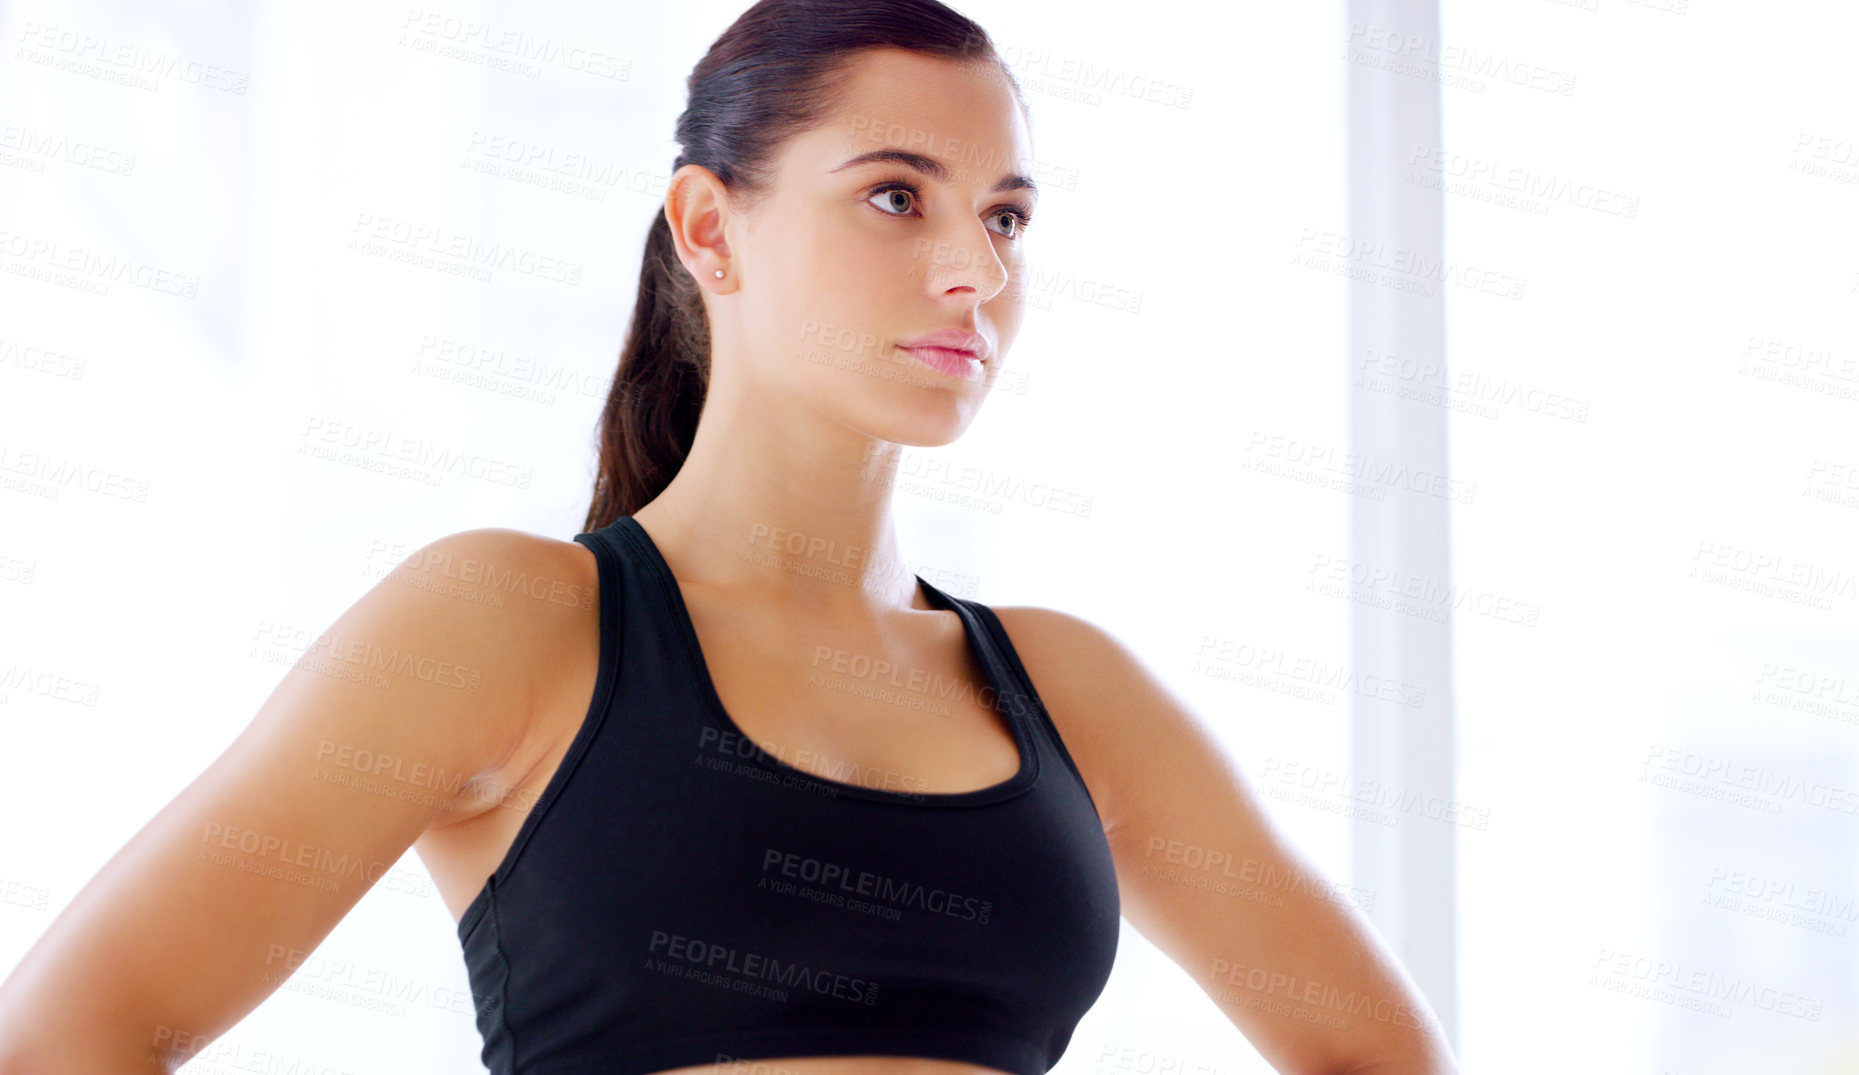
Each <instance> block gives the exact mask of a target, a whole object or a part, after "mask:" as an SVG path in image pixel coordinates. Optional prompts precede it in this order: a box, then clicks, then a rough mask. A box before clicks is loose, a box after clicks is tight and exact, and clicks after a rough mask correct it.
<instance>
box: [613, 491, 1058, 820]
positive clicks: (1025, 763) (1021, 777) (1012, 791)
mask: <svg viewBox="0 0 1859 1075" xmlns="http://www.w3.org/2000/svg"><path fill="white" fill-rule="evenodd" d="M613 526H614V529H615V530H617V531H619V532H620V533H623V534H625V535H627V536H628V538H629V539H631V540H632V542H633V544H634V545H635V546H636V547H637V548H638V549H639V550H640V551H641V552H642V553H643V554H644V557H645V560H646V562H647V563H648V564H649V565H650V566H651V574H652V576H653V577H654V578H656V579H657V580H658V582H659V587H660V589H661V591H662V596H663V597H664V599H665V604H666V607H668V608H670V609H671V612H672V619H673V620H674V621H676V623H675V626H674V628H673V630H674V633H675V634H677V636H678V638H679V648H680V649H682V650H683V651H684V664H685V667H686V669H687V670H688V671H689V672H690V673H691V676H692V678H693V679H694V680H695V681H696V684H697V688H698V693H699V694H700V695H702V697H703V703H704V707H705V709H706V710H707V711H708V713H709V715H710V717H711V718H712V719H713V720H714V721H715V722H716V723H717V724H718V725H719V726H720V727H721V729H722V730H723V731H724V732H725V733H728V734H733V735H735V736H737V737H739V738H740V739H741V740H742V741H743V742H744V743H746V744H749V745H750V746H752V747H754V751H753V753H752V754H750V755H749V756H748V757H747V758H746V759H744V760H747V761H750V762H751V763H753V764H757V765H760V766H761V767H763V768H765V769H768V770H770V771H773V772H777V773H780V774H782V775H783V776H786V777H792V778H796V779H799V780H802V781H805V782H807V783H809V784H811V785H816V786H818V787H820V788H823V789H825V790H826V791H827V792H829V793H831V794H832V795H834V796H836V797H843V798H856V799H867V800H871V801H874V802H882V803H890V804H892V805H896V806H917V807H929V808H932V809H933V808H937V807H954V806H980V805H984V804H987V803H993V802H998V801H1000V800H1002V799H1007V798H1011V797H1013V796H1015V795H1018V794H1020V793H1022V792H1024V791H1026V790H1027V789H1028V788H1030V787H1032V785H1033V783H1034V781H1035V780H1037V779H1038V776H1039V753H1038V750H1037V749H1036V747H1035V744H1034V740H1033V736H1032V735H1030V734H1029V733H1028V730H1027V727H1026V723H1027V722H1026V718H1025V717H1024V716H1023V715H1022V714H1021V713H1020V712H1018V709H1019V707H1018V706H1015V705H1012V704H1009V703H1008V701H1007V699H1009V698H1013V697H1017V696H1018V695H1019V694H1020V692H1019V690H1018V689H1017V688H1014V689H1011V690H1010V689H1006V688H1004V687H1003V684H1002V680H1003V678H1010V670H1009V669H1008V668H1007V667H1006V664H1005V662H1004V661H1001V660H1000V659H999V657H998V656H997V655H996V654H995V653H993V652H992V651H991V650H990V649H989V648H988V645H987V643H986V642H985V641H984V639H985V637H986V636H985V635H984V634H983V630H984V627H983V625H982V624H980V623H978V622H976V620H975V614H974V612H973V611H971V610H970V609H968V608H966V607H964V606H963V605H962V603H961V602H959V601H957V600H955V599H954V598H951V597H950V596H949V595H947V594H945V593H943V592H942V591H941V590H938V589H937V588H936V587H934V586H932V585H930V584H929V582H927V581H926V580H925V579H924V578H923V576H921V575H914V574H913V577H914V578H915V579H916V580H917V585H918V586H919V587H920V588H921V589H922V592H923V594H924V597H925V599H926V600H928V601H929V603H930V605H931V606H932V607H937V608H941V609H944V610H947V611H951V612H954V613H955V614H956V618H957V619H959V620H961V621H962V634H963V636H964V637H965V638H966V639H967V641H968V646H969V649H970V651H971V652H973V653H974V655H975V659H976V662H977V663H978V664H979V665H980V666H981V670H982V675H984V676H985V677H986V678H987V681H988V687H989V688H990V689H991V690H992V692H993V695H994V699H995V702H996V705H997V707H998V708H997V709H996V712H999V713H1001V714H1002V715H1003V716H1004V717H1005V718H1006V721H1007V724H1008V727H1009V729H1010V730H1011V731H1012V733H1013V740H1014V745H1015V748H1016V749H1017V750H1018V751H1019V752H1020V768H1019V770H1018V771H1017V772H1015V773H1014V774H1013V775H1012V776H1010V777H1008V778H1007V779H1005V780H1003V781H1001V782H999V783H997V784H990V785H988V786H987V787H983V788H972V789H970V790H968V791H940V792H939V791H921V792H917V791H891V790H888V789H885V788H874V787H867V786H865V785H863V784H848V783H846V782H844V781H840V780H832V779H829V778H827V777H823V776H819V775H817V774H814V773H810V772H808V771H807V770H805V769H801V768H799V767H798V766H794V765H789V764H788V763H787V762H784V761H782V760H781V759H780V758H778V757H776V756H775V754H774V753H773V752H771V751H769V750H768V749H767V748H766V747H764V746H762V745H761V744H760V743H758V742H757V741H756V740H754V739H753V738H751V737H750V736H749V735H748V734H747V733H746V732H744V731H743V730H742V728H741V726H739V725H738V724H737V723H736V720H735V718H734V717H732V716H730V715H729V710H728V709H727V708H725V707H724V705H723V698H722V696H721V695H720V694H718V693H717V689H716V680H715V679H714V678H712V676H711V675H710V665H709V662H708V661H706V660H705V658H704V652H703V645H702V643H701V642H699V640H698V638H697V626H696V624H695V623H694V622H693V621H692V619H691V613H690V608H689V607H688V606H687V605H686V604H685V601H684V591H683V590H682V589H681V588H680V587H679V585H678V577H677V576H676V575H674V574H673V573H672V571H671V564H670V563H668V562H667V561H666V560H665V557H664V554H663V553H661V552H660V551H659V548H658V543H657V542H655V541H653V540H652V535H651V534H649V533H647V532H646V529H645V527H643V526H641V525H639V522H638V520H636V519H634V518H633V517H632V516H630V515H622V516H620V517H619V518H618V519H616V520H615V521H614V523H613Z"/></svg>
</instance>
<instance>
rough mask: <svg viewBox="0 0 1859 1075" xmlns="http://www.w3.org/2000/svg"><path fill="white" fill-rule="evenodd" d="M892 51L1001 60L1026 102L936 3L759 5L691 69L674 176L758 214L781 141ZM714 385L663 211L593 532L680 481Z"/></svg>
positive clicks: (649, 240)
mask: <svg viewBox="0 0 1859 1075" xmlns="http://www.w3.org/2000/svg"><path fill="white" fill-rule="evenodd" d="M887 46H888V47H892V48H900V49H906V50H908V51H911V52H918V53H923V54H926V55H930V56H941V57H946V58H948V59H951V60H956V61H958V62H968V63H974V62H986V61H992V62H993V63H995V64H997V65H998V66H999V68H1000V70H1001V73H1002V74H1003V75H1004V76H1005V78H1006V80H1007V82H1008V84H1009V85H1011V86H1013V88H1014V92H1015V96H1016V97H1018V96H1020V87H1019V83H1018V82H1017V81H1016V80H1015V79H1014V77H1013V72H1012V71H1010V70H1009V69H1008V68H1007V65H1006V64H1005V63H1004V62H1002V61H1001V59H1000V56H999V54H998V53H997V52H996V51H995V49H994V43H993V41H992V40H991V39H989V37H988V35H987V33H986V31H984V30H982V28H981V27H980V26H979V25H977V24H976V23H974V22H973V21H971V20H969V19H967V18H965V17H964V16H962V15H960V14H958V13H957V12H955V11H954V10H952V9H950V8H949V7H946V6H945V5H943V4H941V3H938V2H937V0H760V2H759V3H757V4H756V5H755V6H754V7H751V8H750V9H749V10H747V11H745V12H743V14H742V16H741V17H740V18H738V19H737V20H736V21H735V23H734V24H732V25H731V26H730V28H729V29H728V30H725V31H724V32H723V34H722V36H720V37H718V38H717V39H716V41H715V42H713V43H712V44H711V46H710V51H709V52H707V53H705V54H704V57H703V59H701V60H699V61H698V62H697V66H696V67H695V68H693V69H692V70H691V75H690V78H689V79H688V80H687V82H686V86H687V89H688V92H689V102H688V103H687V105H686V107H685V109H684V113H683V114H682V115H680V116H679V117H678V127H677V141H678V144H679V146H681V147H682V152H680V153H679V154H678V156H677V159H676V160H674V161H673V162H672V166H671V168H672V171H673V172H676V171H677V170H678V169H679V168H681V167H683V166H684V165H686V164H697V165H701V166H702V167H704V168H707V169H709V170H710V171H711V172H713V173H715V175H716V177H717V178H718V179H720V180H722V182H723V184H724V186H725V187H727V188H728V189H729V192H730V195H731V197H732V199H733V200H734V201H735V202H736V204H738V205H740V206H743V207H745V208H752V207H753V206H755V205H756V204H757V203H758V201H759V200H760V199H761V198H763V197H765V196H766V195H767V193H768V184H769V179H770V173H771V172H772V169H773V164H774V158H775V155H776V152H777V151H778V150H779V149H780V147H781V144H782V143H783V142H785V141H786V140H787V139H788V138H790V137H792V136H793V135H796V134H799V133H801V132H802V131H805V130H807V129H809V128H811V127H813V126H814V125H816V124H818V123H819V122H821V121H822V120H823V119H824V118H825V117H826V116H827V115H829V114H830V113H831V112H832V110H833V109H834V108H835V107H837V105H838V103H839V97H838V92H839V90H840V88H841V86H842V84H843V82H844V80H845V77H846V75H847V74H848V72H847V70H846V68H847V66H848V62H849V61H850V60H852V59H853V58H854V56H855V54H856V53H858V52H859V51H861V50H864V49H871V48H882V47H887ZM1024 107H1025V106H1024V103H1022V108H1023V109H1024ZM709 382H710V325H709V321H708V318H707V315H706V314H705V312H704V308H703V300H702V297H701V293H700V290H699V288H698V286H697V281H696V280H694V279H692V277H691V274H690V273H689V272H688V271H687V270H686V269H685V267H684V263H683V262H681V261H679V260H678V251H677V247H676V246H675V245H674V244H673V243H672V239H671V226H670V225H669V224H668V223H667V222H666V220H665V209H664V206H662V205H661V206H660V207H659V210H658V213H657V215H656V216H654V217H653V219H652V226H651V230H650V231H648V232H647V233H646V240H645V259H644V262H643V263H642V264H641V266H640V269H639V294H638V297H637V298H636V299H635V300H634V306H633V318H632V324H631V327H630V328H629V329H628V331H627V334H626V343H625V346H624V347H623V348H622V349H621V351H620V364H619V369H618V370H617V371H616V372H615V373H614V377H613V387H612V389H611V391H610V392H609V393H608V395H607V404H606V406H605V407H604V408H603V409H602V411H601V415H600V433H599V442H600V462H599V467H598V470H597V471H596V473H595V476H594V499H593V503H592V505H591V506H590V507H589V508H588V512H587V519H586V522H585V524H584V526H585V529H586V530H598V529H600V528H601V527H603V526H607V525H608V524H610V523H612V522H613V521H614V520H616V519H618V518H619V517H620V516H622V515H631V514H632V513H633V512H634V511H636V510H638V509H639V508H641V507H644V506H645V505H646V504H647V503H650V502H651V501H652V499H653V498H654V497H656V496H658V494H659V493H660V492H662V491H663V490H664V488H665V487H666V486H667V485H669V484H671V479H672V478H673V477H674V476H676V475H677V472H678V468H679V467H680V466H682V465H683V463H684V460H685V457H686V456H687V455H689V454H690V450H691V442H692V440H693V439H694V438H695V437H696V435H697V419H698V416H699V415H700V414H701V413H702V411H703V404H704V394H705V390H706V389H707V388H708V387H709Z"/></svg>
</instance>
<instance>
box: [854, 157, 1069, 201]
mask: <svg viewBox="0 0 1859 1075" xmlns="http://www.w3.org/2000/svg"><path fill="white" fill-rule="evenodd" d="M873 161H890V162H892V163H894V164H902V165H905V166H906V167H910V168H915V169H916V170H917V171H919V172H922V173H923V174H925V175H927V176H929V177H930V178H931V179H934V180H936V181H938V182H947V181H948V179H949V168H948V166H947V165H945V164H943V163H942V162H941V161H939V160H937V159H936V158H934V157H925V156H924V155H923V154H921V153H910V152H907V151H905V150H901V149H874V150H872V151H871V152H870V153H860V154H859V155H858V156H856V157H853V158H852V159H851V160H849V161H847V162H845V163H844V164H841V165H840V166H839V167H837V168H834V169H833V171H835V172H842V171H845V170H846V169H847V168H850V167H852V166H853V165H855V164H869V163H872V162H873ZM991 189H993V190H997V191H998V190H1030V191H1032V192H1033V193H1034V194H1035V195H1037V194H1038V193H1039V187H1038V185H1037V184H1035V183H1034V182H1033V181H1032V180H1031V179H1028V178H1027V177H1026V176H1023V175H1006V176H1002V177H1001V178H1000V179H998V180H996V181H995V183H994V186H993V187H992V188H991Z"/></svg>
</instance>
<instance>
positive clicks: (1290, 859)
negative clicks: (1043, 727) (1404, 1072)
mask: <svg viewBox="0 0 1859 1075" xmlns="http://www.w3.org/2000/svg"><path fill="white" fill-rule="evenodd" d="M1013 616H1014V620H1015V622H1016V623H1018V624H1021V625H1022V626H1021V629H1020V630H1021V634H1023V635H1025V636H1026V637H1027V639H1028V641H1029V642H1031V643H1033V644H1032V645H1030V646H1029V645H1022V646H1021V649H1022V651H1023V660H1024V663H1026V664H1027V665H1028V673H1029V674H1033V673H1034V672H1035V668H1034V665H1035V662H1037V663H1038V664H1039V665H1040V666H1042V667H1043V668H1044V669H1045V674H1044V675H1043V676H1041V677H1040V678H1041V683H1040V686H1039V688H1038V689H1039V692H1040V696H1041V698H1042V699H1043V700H1044V701H1045V702H1046V704H1047V707H1048V708H1049V709H1050V710H1051V711H1052V712H1053V713H1054V714H1055V715H1058V716H1059V717H1060V719H1062V720H1063V721H1064V722H1065V735H1066V738H1067V741H1068V742H1074V741H1075V742H1076V743H1077V744H1078V746H1077V748H1076V749H1074V751H1073V753H1074V757H1075V758H1078V757H1080V756H1081V755H1082V757H1084V758H1088V759H1089V762H1088V769H1087V776H1088V777H1089V778H1090V779H1091V780H1092V781H1093V783H1092V785H1091V790H1092V794H1093V797H1094V798H1095V799H1097V801H1098V803H1099V813H1100V815H1101V816H1102V817H1103V820H1104V825H1105V836H1106V839H1107V840H1108V842H1109V845H1110V849H1111V853H1112V856H1113V858H1114V860H1115V863H1116V872H1117V886H1118V893H1119V899H1120V901H1121V903H1122V907H1123V915H1124V917H1125V918H1127V919H1129V921H1130V924H1131V925H1133V926H1135V927H1136V928H1137V930H1138V931H1140V932H1141V933H1142V934H1143V936H1144V937H1146V938H1148V939H1149V940H1150V941H1151V942H1152V943H1154V944H1155V945H1156V947H1157V948H1159V949H1161V950H1162V951H1163V952H1164V953H1166V954H1167V955H1168V956H1169V958H1170V959H1171V960H1173V961H1174V962H1175V963H1176V964H1177V965H1179V966H1180V967H1181V968H1182V969H1183V970H1185V971H1187V972H1188V973H1189V974H1190V975H1191V976H1192V977H1193V978H1194V981H1195V983H1196V984H1197V985H1199V986H1200V987H1201V989H1202V990H1203V991H1205V992H1206V993H1207V994H1208V996H1209V997H1210V998H1211V999H1213V1001H1214V1002H1215V1004H1217V1005H1218V1006H1219V1007H1220V1009H1221V1011H1222V1012H1224V1013H1225V1014H1226V1015H1227V1017H1228V1018H1229V1019H1231V1020H1232V1022H1233V1023H1234V1025H1235V1026H1237V1027H1239V1028H1240V1030H1241V1031H1242V1032H1243V1033H1244V1034H1245V1035H1246V1038H1247V1040H1249V1041H1250V1042H1251V1043H1252V1044H1253V1046H1254V1047H1255V1048H1256V1049H1257V1050H1258V1051H1259V1053H1260V1055H1261V1056H1263V1057H1264V1058H1265V1059H1266V1060H1267V1061H1268V1062H1270V1063H1271V1064H1272V1065H1273V1066H1274V1067H1275V1068H1277V1069H1278V1070H1280V1071H1284V1072H1313V1073H1315V1072H1341V1071H1345V1070H1352V1067H1351V1066H1352V1065H1366V1064H1368V1063H1369V1062H1371V1061H1374V1060H1392V1059H1396V1058H1413V1059H1420V1058H1426V1059H1430V1060H1432V1061H1433V1063H1434V1064H1435V1065H1442V1064H1444V1065H1449V1064H1450V1060H1449V1056H1450V1054H1449V1053H1448V1052H1447V1047H1446V1043H1445V1039H1444V1037H1443V1036H1442V1035H1440V1033H1439V1031H1438V1029H1437V1027H1438V1023H1437V1020H1436V1019H1435V1017H1434V1016H1433V1013H1432V1012H1431V1010H1430V1009H1428V1008H1427V1007H1426V1005H1425V1001H1424V999H1423V998H1422V997H1421V996H1420V994H1419V992H1418V990H1416V989H1415V987H1414V986H1413V984H1412V982H1411V981H1410V980H1409V979H1408V978H1407V976H1406V975H1405V973H1404V971H1403V970H1402V969H1401V967H1400V966H1399V964H1398V963H1397V962H1396V961H1395V959H1394V957H1393V955H1392V954H1391V953H1390V952H1389V951H1388V949H1387V948H1386V946H1385V945H1384V944H1383V943H1382V941H1381V939H1380V938H1379V936H1378V935H1377V934H1376V933H1375V931H1374V928H1373V927H1372V926H1371V925H1370V923H1369V922H1368V920H1367V919H1366V918H1365V917H1364V916H1363V915H1362V914H1361V913H1360V912H1359V911H1357V910H1356V909H1355V908H1354V907H1353V906H1352V905H1350V904H1349V903H1348V902H1347V901H1346V898H1345V897H1344V896H1342V895H1341V894H1339V893H1338V891H1337V890H1336V888H1335V886H1334V885H1332V884H1331V883H1330V882H1329V881H1328V880H1327V879H1326V878H1325V877H1324V876H1323V875H1322V873H1321V872H1320V871H1319V870H1318V869H1317V868H1316V867H1315V866H1313V865H1312V864H1311V863H1310V862H1309V861H1308V860H1307V859H1306V858H1305V857H1304V856H1303V855H1302V854H1301V853H1300V852H1299V851H1298V849H1297V848H1296V847H1295V846H1294V845H1292V844H1291V843H1290V842H1289V841H1288V840H1287V839H1286V838H1285V836H1284V835H1283V834H1282V833H1281V832H1280V831H1278V829H1277V828H1276V827H1275V826H1274V825H1273V824H1272V821H1271V819H1270V817H1269V816H1268V814H1267V813H1266V811H1265V810H1264V808H1263V806H1262V804H1261V803H1260V800H1259V797H1258V795H1257V794H1256V792H1255V791H1254V790H1253V788H1252V787H1251V786H1250V784H1249V783H1248V781H1247V780H1246V778H1245V776H1244V774H1243V773H1242V772H1241V771H1240V768H1239V766H1238V765H1237V764H1236V763H1235V761H1234V760H1233V758H1232V757H1231V756H1229V754H1228V753H1227V752H1226V750H1225V749H1224V748H1223V747H1222V745H1221V743H1220V741H1219V739H1218V738H1217V737H1216V736H1215V735H1214V733H1213V732H1212V730H1211V729H1210V728H1209V727H1208V725H1207V722H1206V721H1205V720H1204V719H1203V718H1202V717H1200V716H1199V715H1198V714H1196V713H1195V712H1193V711H1192V710H1191V709H1190V708H1189V707H1188V705H1187V704H1186V703H1185V702H1183V701H1182V699H1181V698H1180V697H1179V696H1178V695H1177V694H1176V693H1175V692H1174V691H1173V690H1171V689H1170V688H1169V687H1168V686H1167V684H1165V683H1164V682H1162V680H1161V679H1160V677H1158V676H1157V675H1156V673H1155V672H1154V671H1152V670H1151V669H1150V668H1148V667H1147V666H1146V665H1145V664H1144V663H1143V661H1142V660H1141V659H1140V658H1139V657H1138V656H1137V655H1136V654H1135V653H1134V652H1132V651H1131V650H1130V649H1129V648H1128V647H1127V646H1125V645H1124V644H1122V643H1121V642H1120V641H1119V640H1117V639H1116V638H1115V637H1114V636H1112V635H1111V634H1109V633H1108V632H1106V631H1104V630H1103V629H1101V628H1099V627H1097V626H1096V625H1094V624H1092V623H1090V622H1088V621H1086V620H1083V619H1080V618H1078V617H1076V616H1071V615H1068V614H1065V613H1061V612H1056V611H1052V610H1049V609H1033V608H1024V607H1023V608H1018V609H1015V610H1013ZM1084 767H1085V763H1083V762H1082V761H1081V768H1084ZM1416 1070H1418V1069H1416ZM1429 1070H1440V1071H1449V1070H1451V1068H1450V1067H1449V1066H1438V1067H1436V1068H1433V1069H1429Z"/></svg>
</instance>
